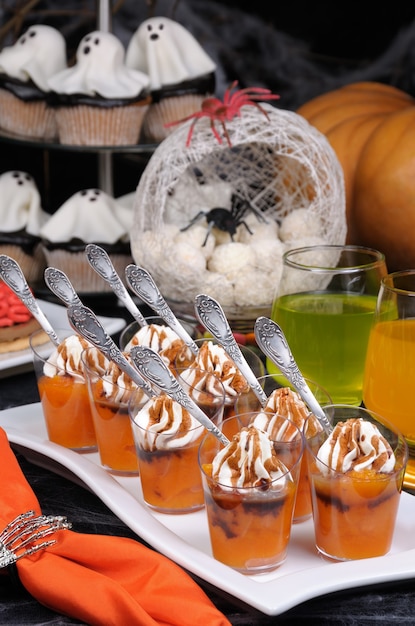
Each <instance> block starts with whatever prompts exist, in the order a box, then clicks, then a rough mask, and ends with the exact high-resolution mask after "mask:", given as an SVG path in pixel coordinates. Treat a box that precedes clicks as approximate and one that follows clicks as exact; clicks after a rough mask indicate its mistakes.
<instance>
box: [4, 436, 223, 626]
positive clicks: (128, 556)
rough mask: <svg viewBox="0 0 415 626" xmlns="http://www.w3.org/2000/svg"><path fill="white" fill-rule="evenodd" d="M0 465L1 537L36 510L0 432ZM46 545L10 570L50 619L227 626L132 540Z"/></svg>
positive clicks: (73, 539)
mask: <svg viewBox="0 0 415 626" xmlns="http://www.w3.org/2000/svg"><path fill="white" fill-rule="evenodd" d="M0 459H1V461H0V485H1V491H0V531H1V530H2V529H3V528H4V527H5V526H6V525H7V524H8V523H9V522H11V521H12V520H13V519H14V518H15V517H17V515H20V514H21V513H25V512H26V511H29V510H31V509H33V510H34V511H35V512H36V514H37V515H39V514H41V510H40V507H39V502H38V500H37V498H36V496H35V495H34V493H33V491H32V489H31V487H30V485H29V483H28V482H27V480H26V478H25V477H24V475H23V473H22V471H21V469H20V466H19V464H18V462H17V459H16V457H15V455H14V453H13V451H12V449H11V448H10V445H9V441H8V439H7V435H6V433H5V431H4V430H3V429H1V428H0ZM54 514H56V515H61V514H62V513H61V512H59V511H56V513H55V512H54ZM68 521H71V520H68ZM51 538H52V537H51ZM53 538H55V539H56V540H57V543H56V544H55V545H53V546H50V547H49V548H46V549H45V550H41V551H39V552H37V553H36V554H33V555H31V556H26V557H23V558H22V559H20V560H19V561H17V563H16V567H17V571H18V574H19V579H20V581H21V582H22V584H23V585H24V587H25V588H26V590H27V591H28V592H29V593H30V594H31V595H32V596H34V597H35V598H36V599H37V600H38V601H39V602H40V603H42V604H44V605H45V606H47V607H49V608H51V609H53V610H54V611H57V612H58V613H63V614H65V615H69V616H71V617H74V618H77V619H79V620H82V621H84V622H86V623H87V624H90V625H91V626H93V625H97V626H124V625H127V624H128V626H135V625H137V626H154V625H158V624H159V625H162V626H167V625H169V626H176V625H177V626H187V625H189V626H195V625H196V624H209V626H229V624H230V622H229V621H228V620H227V619H226V617H225V616H224V615H223V614H222V613H221V612H220V611H219V610H218V609H217V608H216V607H215V606H214V605H213V603H212V602H211V601H210V600H209V598H208V597H207V596H206V595H205V593H204V592H203V590H202V589H201V588H200V587H199V586H198V585H197V584H196V583H195V582H194V581H193V580H192V578H191V577H190V576H188V574H186V572H184V570H182V569H181V568H180V567H179V566H178V565H176V564H175V563H173V562H172V561H170V560H169V559H167V558H166V557H164V556H162V555H160V554H158V553H157V552H154V551H153V550H151V549H149V548H146V547H145V546H143V545H142V544H140V543H139V542H137V541H134V540H133V539H128V538H122V537H111V536H103V535H87V534H82V533H77V532H74V531H73V530H63V531H59V532H57V533H56V535H54V536H53Z"/></svg>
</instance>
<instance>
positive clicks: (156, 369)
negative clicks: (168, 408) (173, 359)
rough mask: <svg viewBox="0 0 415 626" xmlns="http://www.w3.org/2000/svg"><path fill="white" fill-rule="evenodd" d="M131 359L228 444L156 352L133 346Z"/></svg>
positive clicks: (163, 390)
mask: <svg viewBox="0 0 415 626" xmlns="http://www.w3.org/2000/svg"><path fill="white" fill-rule="evenodd" d="M131 358H132V359H133V361H134V363H135V365H136V367H137V369H138V370H139V371H140V372H141V374H142V375H143V376H145V377H146V378H148V380H150V381H151V382H152V383H153V384H154V385H156V387H158V388H159V389H160V390H161V391H162V392H164V393H165V394H166V395H168V396H170V398H173V400H175V401H176V402H177V403H178V404H180V405H181V406H183V407H184V408H185V409H186V410H187V411H188V412H189V413H190V414H191V415H192V416H193V417H194V418H195V419H197V420H198V421H199V422H200V423H201V424H202V426H204V427H205V428H206V430H208V431H209V432H211V433H212V434H213V435H215V437H217V438H218V439H219V440H220V441H221V442H222V443H223V444H225V445H226V444H228V443H229V440H228V439H227V438H226V437H225V435H224V434H223V433H222V432H221V431H220V430H219V428H218V427H217V426H216V425H215V424H214V423H213V422H212V420H211V419H209V417H208V416H207V415H206V414H205V413H203V411H202V409H200V408H199V407H198V405H197V404H196V403H195V402H193V400H192V398H190V396H188V395H187V394H186V392H185V391H184V390H183V388H182V387H181V385H180V384H179V382H178V381H177V380H176V378H175V377H174V376H173V374H172V373H171V372H170V370H169V368H168V367H167V365H166V364H165V363H164V361H163V359H162V358H161V357H160V355H159V354H157V352H155V351H154V350H152V349H151V348H147V347H145V346H134V347H133V348H131Z"/></svg>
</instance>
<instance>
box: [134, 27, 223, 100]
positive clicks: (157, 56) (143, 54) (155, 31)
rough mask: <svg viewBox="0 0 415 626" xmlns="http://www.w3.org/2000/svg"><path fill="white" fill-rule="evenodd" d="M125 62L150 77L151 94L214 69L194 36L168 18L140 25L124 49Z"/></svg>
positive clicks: (213, 65) (214, 66) (212, 63)
mask: <svg viewBox="0 0 415 626" xmlns="http://www.w3.org/2000/svg"><path fill="white" fill-rule="evenodd" d="M125 62H126V64H127V65H128V66H129V67H131V68H135V69H137V70H140V71H142V72H145V73H146V74H148V75H149V77H150V88H151V90H152V91H154V90H157V89H161V88H162V87H163V86H166V85H173V84H177V83H181V82H183V81H187V80H193V79H195V78H198V77H199V76H203V75H204V74H210V73H212V72H214V71H215V69H216V65H215V63H214V62H213V61H212V59H211V58H210V57H209V55H208V54H207V53H206V52H205V50H204V49H203V48H202V46H201V45H200V44H199V43H198V41H197V40H196V39H195V37H193V35H192V34H191V33H190V32H189V31H188V30H186V28H184V26H182V25H181V24H179V23H178V22H175V21H174V20H171V19H169V18H167V17H152V18H150V19H148V20H145V21H144V22H142V23H141V24H140V26H139V27H138V29H137V30H136V32H135V33H134V35H133V36H132V38H131V40H130V43H129V45H128V47H127V53H126V57H125Z"/></svg>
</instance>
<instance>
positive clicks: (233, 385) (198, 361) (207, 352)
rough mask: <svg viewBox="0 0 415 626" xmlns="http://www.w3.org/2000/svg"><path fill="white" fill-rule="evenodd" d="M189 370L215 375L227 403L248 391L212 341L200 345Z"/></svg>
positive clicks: (245, 383) (229, 362) (223, 352)
mask: <svg viewBox="0 0 415 626" xmlns="http://www.w3.org/2000/svg"><path fill="white" fill-rule="evenodd" d="M191 368H196V369H200V370H205V371H206V372H212V373H213V374H215V376H216V377H217V378H219V380H220V381H221V383H222V384H223V386H224V389H225V398H226V401H227V403H229V402H234V400H235V398H236V396H237V395H238V394H240V393H242V392H245V391H248V390H249V385H248V383H247V381H246V379H245V378H244V376H242V374H241V373H240V371H239V369H238V368H237V366H236V365H235V363H234V362H233V361H232V360H231V359H230V358H229V357H228V355H227V354H226V352H225V350H224V348H223V347H222V346H221V345H219V344H217V343H214V342H213V341H210V340H207V341H204V342H203V343H202V345H201V346H200V350H199V352H198V354H197V355H196V357H195V359H194V361H193V362H192V363H191V364H190V365H189V369H191Z"/></svg>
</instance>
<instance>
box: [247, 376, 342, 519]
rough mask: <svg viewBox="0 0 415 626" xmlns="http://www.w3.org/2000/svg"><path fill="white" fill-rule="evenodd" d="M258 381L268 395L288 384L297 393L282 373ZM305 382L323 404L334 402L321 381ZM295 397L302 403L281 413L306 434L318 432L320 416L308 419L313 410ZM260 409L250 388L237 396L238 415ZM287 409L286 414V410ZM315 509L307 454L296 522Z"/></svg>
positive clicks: (253, 412)
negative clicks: (312, 500)
mask: <svg viewBox="0 0 415 626" xmlns="http://www.w3.org/2000/svg"><path fill="white" fill-rule="evenodd" d="M258 381H259V383H260V384H261V387H262V388H263V389H264V391H265V393H266V395H267V396H268V398H269V397H270V396H271V394H272V393H273V392H274V391H275V390H276V389H281V388H286V387H288V388H289V389H290V390H291V391H293V392H294V393H295V390H294V389H293V388H292V386H291V385H290V383H289V382H288V381H287V379H286V378H285V376H284V375H283V374H267V375H266V376H262V377H261V378H259V379H258ZM306 382H307V385H308V386H309V388H310V390H311V391H312V393H313V394H314V396H315V397H316V399H317V400H318V402H319V404H320V405H321V406H325V405H326V404H331V403H332V400H331V398H330V395H329V394H328V393H327V391H326V390H325V389H323V387H322V386H321V385H318V384H317V383H315V382H314V381H312V380H308V379H306ZM296 397H297V399H298V403H299V404H298V405H296V404H294V406H291V407H290V406H286V407H285V409H284V413H283V412H282V409H281V415H282V416H283V417H286V418H288V419H290V420H291V421H293V422H294V423H295V424H296V426H297V427H298V428H299V429H300V430H301V432H302V433H303V436H304V437H305V438H307V437H310V436H312V435H315V433H316V431H317V430H320V428H321V427H320V424H319V421H318V419H317V418H314V419H309V416H310V411H309V409H308V407H307V406H306V405H305V404H304V402H303V401H302V400H301V398H300V397H299V396H297V394H296ZM261 410H262V407H261V404H260V402H259V400H258V398H257V396H256V395H255V394H254V392H253V391H252V390H250V391H249V392H248V393H244V394H240V395H239V396H238V397H237V399H236V402H235V414H236V416H237V417H239V419H243V420H244V419H246V416H248V417H250V416H251V420H254V419H255V417H256V415H257V413H258V412H260V411H261ZM247 412H248V413H247ZM249 412H251V413H249ZM285 412H286V413H287V414H285ZM243 414H245V416H243ZM277 415H278V413H277V414H276V416H275V418H276V417H277ZM275 421H276V419H274V420H271V421H270V424H269V427H270V428H272V430H275V431H276V430H277V424H275V425H274V422H275ZM245 425H246V424H245ZM312 512H313V509H312V505H311V492H310V481H309V476H308V466H307V460H306V458H305V455H303V458H302V459H301V465H300V477H299V481H298V489H297V498H296V501H295V508H294V519H293V522H294V523H295V524H296V523H299V522H305V521H306V520H308V519H310V517H311V516H312Z"/></svg>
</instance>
